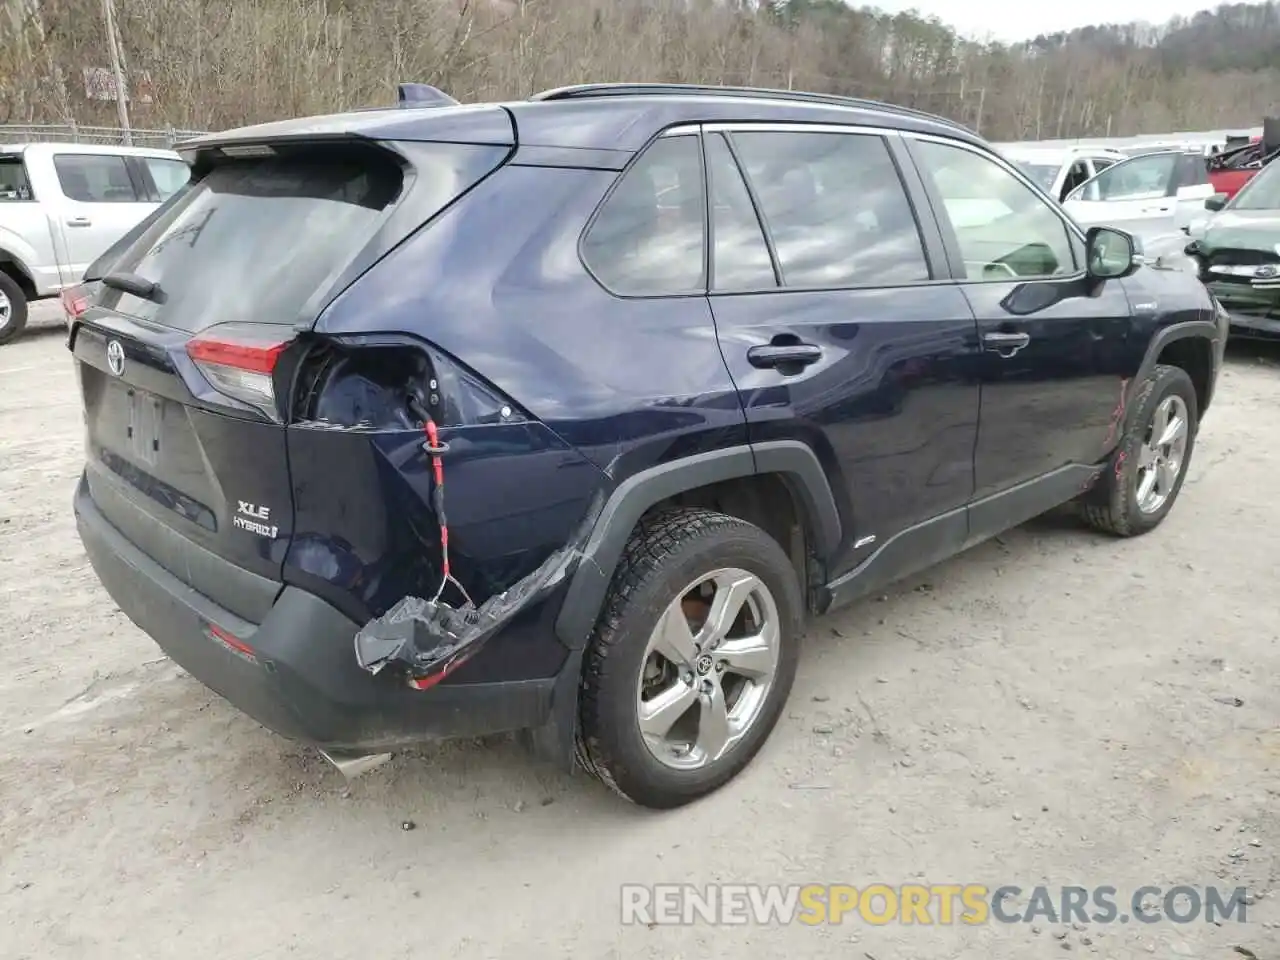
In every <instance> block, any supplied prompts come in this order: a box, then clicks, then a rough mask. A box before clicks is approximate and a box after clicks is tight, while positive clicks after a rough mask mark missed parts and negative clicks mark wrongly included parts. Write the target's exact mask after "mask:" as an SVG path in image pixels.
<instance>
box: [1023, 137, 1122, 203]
mask: <svg viewBox="0 0 1280 960" xmlns="http://www.w3.org/2000/svg"><path fill="white" fill-rule="evenodd" d="M1001 153H1003V154H1004V155H1005V157H1006V158H1007V159H1008V160H1009V161H1011V162H1012V163H1013V164H1014V165H1015V166H1016V167H1017V168H1018V169H1019V170H1021V171H1022V172H1023V173H1024V174H1026V175H1027V177H1028V178H1029V179H1030V180H1031V181H1033V182H1034V183H1035V185H1036V186H1038V187H1039V188H1040V189H1041V190H1043V191H1044V192H1045V193H1047V194H1049V196H1051V197H1053V199H1055V200H1058V201H1061V200H1063V199H1065V198H1066V196H1067V194H1069V193H1070V192H1071V191H1072V190H1074V189H1075V188H1076V187H1078V186H1080V185H1081V184H1082V183H1084V182H1085V181H1087V180H1091V179H1092V178H1093V177H1095V176H1097V175H1098V174H1099V173H1101V172H1102V171H1103V170H1105V169H1107V167H1109V166H1111V165H1112V164H1116V163H1119V162H1120V161H1121V160H1124V159H1125V155H1124V154H1123V153H1121V152H1119V151H1118V150H1112V149H1110V148H1109V147H1058V148H1055V147H1019V146H1016V145H1015V146H1008V147H1004V148H1002V149H1001Z"/></svg>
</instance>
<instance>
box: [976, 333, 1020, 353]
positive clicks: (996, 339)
mask: <svg viewBox="0 0 1280 960" xmlns="http://www.w3.org/2000/svg"><path fill="white" fill-rule="evenodd" d="M982 342H983V343H984V344H985V345H986V347H987V349H988V350H994V351H995V352H996V353H998V354H1000V356H1002V357H1004V358H1005V359H1006V360H1007V359H1009V358H1010V357H1012V356H1013V355H1014V354H1015V353H1017V352H1018V351H1019V350H1021V349H1022V348H1023V347H1025V346H1026V345H1027V344H1029V343H1030V342H1031V334H1029V333H984V334H983V335H982Z"/></svg>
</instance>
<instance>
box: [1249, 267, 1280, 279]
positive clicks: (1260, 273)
mask: <svg viewBox="0 0 1280 960" xmlns="http://www.w3.org/2000/svg"><path fill="white" fill-rule="evenodd" d="M1278 273H1280V269H1277V268H1276V267H1275V266H1274V265H1273V264H1270V263H1268V264H1266V265H1265V266H1261V267H1258V269H1257V270H1255V271H1253V275H1254V276H1255V277H1257V278H1258V279H1259V280H1271V279H1273V278H1274V277H1275V276H1276V274H1278Z"/></svg>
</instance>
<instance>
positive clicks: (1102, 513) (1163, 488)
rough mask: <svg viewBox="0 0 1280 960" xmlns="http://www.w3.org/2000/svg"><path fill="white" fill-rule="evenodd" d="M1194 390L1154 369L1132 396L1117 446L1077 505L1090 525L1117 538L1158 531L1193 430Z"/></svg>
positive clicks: (1171, 373) (1184, 378)
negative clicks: (1133, 402) (1135, 396)
mask: <svg viewBox="0 0 1280 960" xmlns="http://www.w3.org/2000/svg"><path fill="white" fill-rule="evenodd" d="M1199 426H1200V419H1199V409H1198V407H1197V404H1196V390H1195V385H1194V384H1192V382H1191V377H1189V376H1188V375H1187V372H1186V371H1185V370H1183V369H1182V368H1181V367H1171V366H1164V365H1158V366H1157V367H1156V368H1155V370H1154V371H1153V372H1152V374H1151V376H1150V378H1149V379H1148V380H1147V381H1146V382H1145V383H1144V384H1143V385H1142V389H1141V390H1140V391H1139V393H1138V400H1137V406H1136V408H1135V409H1134V413H1133V416H1132V417H1131V418H1130V420H1129V426H1128V428H1127V429H1126V430H1125V433H1124V436H1123V437H1121V439H1120V446H1119V447H1118V448H1117V449H1116V452H1115V453H1114V454H1113V455H1112V457H1111V460H1110V461H1108V465H1107V468H1106V470H1105V472H1104V473H1103V475H1102V476H1101V477H1100V478H1099V479H1098V485H1097V487H1095V489H1094V490H1093V491H1091V492H1090V494H1089V496H1088V497H1087V498H1086V501H1085V502H1084V503H1083V504H1082V505H1081V510H1082V513H1083V515H1084V518H1085V520H1086V521H1087V522H1088V523H1089V525H1090V526H1092V527H1094V528H1095V529H1097V530H1101V531H1103V532H1104V533H1110V534H1112V535H1114V536H1118V537H1135V536H1138V535H1140V534H1143V533H1147V532H1148V531H1150V530H1154V529H1155V528H1156V527H1158V526H1159V525H1160V523H1161V521H1163V520H1164V518H1165V517H1167V516H1168V515H1169V511H1170V510H1172V509H1173V504H1174V501H1175V500H1177V498H1178V494H1179V492H1181V490H1182V483H1183V480H1185V479H1186V476H1187V467H1188V466H1189V465H1190V463H1191V453H1192V450H1193V449H1194V448H1195V442H1196V432H1197V431H1198V430H1199Z"/></svg>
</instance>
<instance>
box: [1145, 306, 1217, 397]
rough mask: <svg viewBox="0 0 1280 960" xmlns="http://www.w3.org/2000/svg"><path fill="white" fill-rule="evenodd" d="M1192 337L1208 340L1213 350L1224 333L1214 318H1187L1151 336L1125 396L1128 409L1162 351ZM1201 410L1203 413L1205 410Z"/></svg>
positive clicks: (1211, 386)
mask: <svg viewBox="0 0 1280 960" xmlns="http://www.w3.org/2000/svg"><path fill="white" fill-rule="evenodd" d="M1192 337H1198V338H1201V339H1203V340H1206V341H1207V342H1208V343H1209V346H1210V349H1211V350H1212V349H1213V346H1214V343H1215V341H1218V340H1221V339H1223V334H1222V331H1221V330H1219V329H1218V325H1217V324H1216V323H1214V322H1213V321H1212V320H1185V321H1183V322H1181V323H1171V324H1169V326H1167V327H1163V328H1162V329H1160V330H1158V331H1157V332H1156V335H1155V336H1154V337H1152V338H1151V342H1150V343H1149V344H1147V350H1146V353H1144V354H1143V356H1142V363H1141V364H1140V365H1139V367H1138V373H1137V375H1136V376H1135V377H1134V378H1133V380H1132V381H1131V382H1130V384H1129V390H1128V396H1127V397H1126V398H1125V407H1126V410H1132V409H1133V401H1134V400H1136V399H1137V396H1138V391H1139V390H1140V389H1141V388H1142V384H1144V383H1146V381H1147V378H1148V377H1150V376H1151V374H1152V373H1153V372H1154V371H1155V368H1156V362H1157V361H1158V360H1159V359H1160V352H1161V351H1162V350H1164V348H1165V347H1167V346H1168V345H1169V344H1171V343H1173V342H1174V341H1176V340H1187V339H1190V338H1192ZM1209 395H1210V396H1212V395H1213V384H1210V390H1209ZM1206 406H1207V404H1206ZM1200 412H1201V413H1203V412H1204V411H1200Z"/></svg>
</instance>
